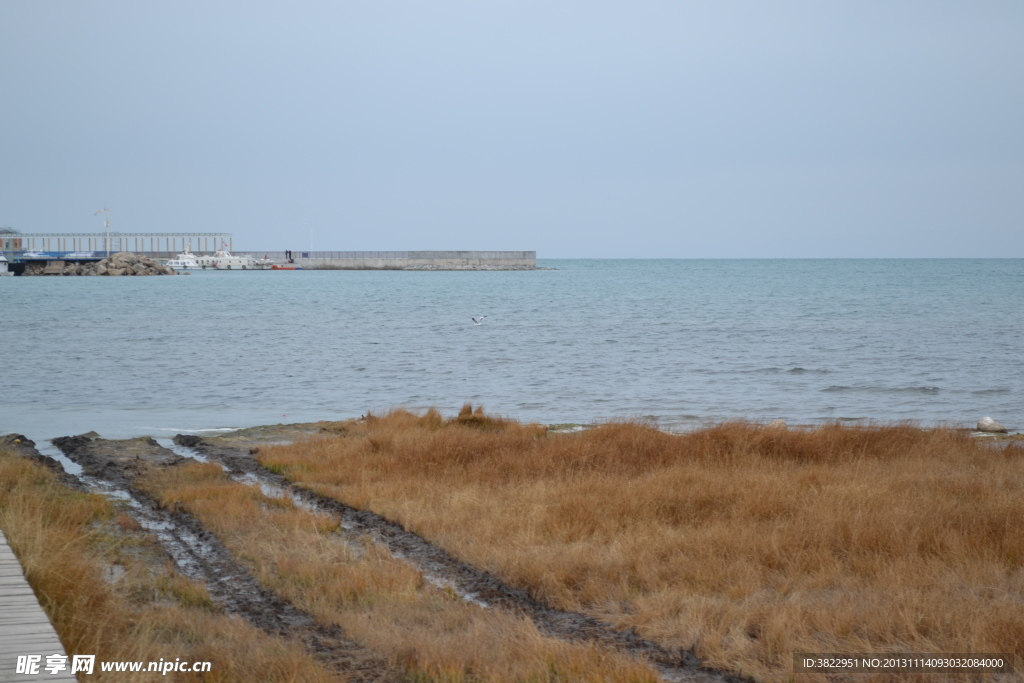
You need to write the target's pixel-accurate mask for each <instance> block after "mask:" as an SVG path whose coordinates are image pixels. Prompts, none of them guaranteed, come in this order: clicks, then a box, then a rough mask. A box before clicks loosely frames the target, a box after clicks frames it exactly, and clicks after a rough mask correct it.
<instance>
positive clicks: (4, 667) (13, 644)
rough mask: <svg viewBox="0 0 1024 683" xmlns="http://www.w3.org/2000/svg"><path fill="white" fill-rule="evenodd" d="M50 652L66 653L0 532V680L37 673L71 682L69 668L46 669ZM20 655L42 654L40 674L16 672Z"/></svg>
mask: <svg viewBox="0 0 1024 683" xmlns="http://www.w3.org/2000/svg"><path fill="white" fill-rule="evenodd" d="M53 654H58V655H65V656H66V655H67V653H66V652H65V651H64V647H63V646H62V645H61V643H60V638H58V637H57V632H56V631H55V630H54V628H53V624H51V623H50V619H49V617H47V616H46V612H44V611H43V608H42V607H41V606H40V605H39V601H38V600H37V599H36V596H35V593H33V592H32V587H31V586H29V584H28V581H26V580H25V573H24V571H22V568H21V564H20V563H19V562H18V558H17V557H15V555H14V552H13V551H12V550H11V548H10V546H9V545H8V544H7V537H6V536H4V533H3V531H0V681H16V680H34V679H38V678H39V677H40V676H43V677H44V678H45V679H46V680H48V681H74V680H75V677H74V676H72V675H71V674H70V673H69V672H68V670H64V671H61V672H59V673H57V674H56V675H51V674H50V673H49V672H47V671H46V669H45V668H44V667H45V666H46V657H47V655H53ZM21 655H41V656H42V659H41V660H40V667H39V674H37V675H36V676H27V675H19V674H17V673H15V671H16V667H17V661H18V657H19V656H21ZM70 661H71V658H70V657H68V662H70Z"/></svg>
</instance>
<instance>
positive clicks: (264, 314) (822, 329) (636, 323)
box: [0, 259, 1024, 440]
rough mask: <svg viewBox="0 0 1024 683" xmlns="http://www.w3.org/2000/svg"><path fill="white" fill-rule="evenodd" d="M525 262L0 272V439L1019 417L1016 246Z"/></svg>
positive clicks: (1022, 321) (1023, 294) (1023, 366)
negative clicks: (887, 253) (998, 251)
mask: <svg viewBox="0 0 1024 683" xmlns="http://www.w3.org/2000/svg"><path fill="white" fill-rule="evenodd" d="M538 265H540V266H542V267H543V268H546V269H545V270H537V271H509V272H402V271H309V270H307V271H256V272H222V271H215V272H196V273H193V274H191V275H187V276H178V277H135V278H131V277H120V278H111V277H92V278H89V277H18V278H4V279H2V280H0V300H2V301H3V305H2V307H0V349H2V358H3V364H2V365H0V386H2V389H0V432H21V433H24V434H27V435H28V436H29V437H30V438H33V439H36V440H41V439H48V438H52V437H55V436H63V435H68V434H75V433H81V432H85V431H89V430H95V431H97V432H99V433H100V434H102V435H103V436H106V437H110V438H120V437H126V436H136V435H143V434H149V435H153V436H168V435H173V434H174V433H177V432H201V431H207V430H218V429H219V430H230V429H235V428H239V427H246V426H252V425H258V424H274V423H279V422H284V423H287V422H300V421H313V420H334V419H342V418H347V417H358V416H359V415H361V414H365V413H367V411H375V412H380V411H384V410H387V409H389V408H391V407H395V406H405V407H408V408H412V409H416V410H422V409H425V408H427V407H429V406H436V407H438V408H440V409H441V410H442V411H443V412H445V413H448V414H451V413H453V412H455V411H457V410H458V409H459V407H460V406H461V405H462V404H463V403H466V402H470V403H472V404H474V405H478V404H483V405H484V406H485V409H486V410H487V411H488V412H491V413H497V414H504V415H508V416H511V417H514V418H517V419H521V420H528V421H537V422H542V423H548V424H551V423H567V422H571V423H593V422H598V421H603V420H608V419H615V418H638V417H639V418H646V419H649V420H652V421H655V422H656V423H657V424H659V425H661V426H663V427H665V428H667V429H687V428H691V427H695V426H699V425H702V424H707V423H709V422H715V421H720V420H728V419H750V420H772V419H783V420H786V421H787V422H790V423H791V424H792V423H795V424H818V423H822V422H827V421H836V420H841V421H883V422H891V421H904V420H910V421H914V422H917V423H919V424H922V425H934V424H956V425H970V424H973V423H974V422H975V421H976V420H977V419H978V418H980V417H982V416H985V415H988V416H992V417H994V418H995V419H996V420H998V421H1000V422H1002V423H1003V424H1005V425H1007V426H1008V427H1011V428H1021V427H1022V426H1024V334H1022V333H1024V316H1022V313H1024V260H1021V259H984V260H966V259H964V260H957V259H954V260H564V261H562V260H541V261H539V262H538ZM480 315H484V316H487V317H486V319H485V320H484V323H483V324H482V325H474V324H473V322H472V321H471V320H470V318H471V317H472V316H480Z"/></svg>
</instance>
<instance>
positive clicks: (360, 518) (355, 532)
mask: <svg viewBox="0 0 1024 683" xmlns="http://www.w3.org/2000/svg"><path fill="white" fill-rule="evenodd" d="M174 443H175V444H177V445H178V446H179V447H184V448H185V449H192V450H194V451H195V452H197V453H198V454H199V456H200V457H201V458H205V459H208V460H210V461H212V462H217V463H219V464H220V465H221V466H222V467H224V468H225V469H226V471H228V472H229V474H231V475H232V476H233V477H234V478H236V480H243V478H244V479H248V480H249V481H250V482H252V483H255V484H259V485H261V486H266V487H269V488H271V489H279V490H281V491H283V492H286V493H288V494H289V495H291V496H292V498H293V499H295V500H296V501H297V502H299V501H301V502H303V503H305V505H306V506H307V507H310V508H312V509H314V510H316V511H318V512H323V513H327V514H331V515H334V516H335V517H337V518H338V519H339V520H340V522H341V526H342V530H343V532H344V533H346V534H348V535H351V536H353V537H359V536H364V535H368V536H370V537H371V538H373V539H374V540H376V541H378V542H380V543H382V544H384V545H385V547H387V548H388V550H390V552H391V553H392V554H393V555H395V556H397V557H399V558H401V559H404V560H405V561H407V562H409V563H411V564H412V565H413V566H414V567H416V569H418V570H419V571H420V572H421V573H423V575H424V577H425V578H426V579H427V580H428V581H431V582H432V583H435V584H439V585H444V586H449V587H451V588H453V589H454V590H455V591H456V592H457V593H458V594H459V595H460V596H461V597H462V598H463V599H464V600H467V601H470V602H474V603H476V604H478V605H481V606H484V607H489V608H494V609H501V610H505V611H508V612H512V613H515V614H519V615H523V616H525V617H526V618H528V619H530V621H532V622H533V623H534V624H535V625H536V626H537V628H538V629H539V630H540V632H541V633H544V634H545V635H548V636H551V637H554V638H558V639H561V640H567V641H583V642H589V643H598V644H601V645H603V646H605V647H609V648H612V649H615V650H618V651H620V652H625V653H628V654H631V655H634V656H637V657H640V658H642V659H646V660H647V661H648V662H650V663H651V664H652V665H653V666H654V667H655V668H657V669H658V671H659V672H660V673H661V674H662V676H663V677H664V678H665V679H666V680H669V681H694V682H701V683H750V681H751V679H749V678H745V677H742V676H738V675H735V674H731V673H728V672H725V671H719V670H716V669H709V668H705V667H703V666H701V663H700V660H699V659H698V658H697V657H696V655H695V654H694V653H693V651H692V650H683V649H677V650H668V649H666V648H663V647H661V646H660V645H658V644H656V643H653V642H651V641H649V640H645V639H642V638H639V637H637V636H636V635H635V634H634V633H633V629H629V630H628V631H625V632H623V631H617V630H615V628H614V627H612V626H611V625H610V624H607V623H605V622H603V621H599V620H597V619H595V618H593V617H590V616H587V615H585V614H580V613H578V612H568V611H564V610H559V609H555V608H553V607H551V606H549V605H546V604H544V603H542V602H541V601H539V600H537V599H535V598H533V597H532V596H531V595H530V594H529V593H527V592H526V591H524V590H522V589H519V588H514V587H512V586H509V585H507V584H505V583H504V582H503V581H501V580H500V579H498V578H497V577H495V576H493V575H492V574H490V573H489V572H487V571H484V570H482V569H479V568H477V567H474V566H473V565H470V564H467V563H465V562H462V561H460V560H458V559H456V558H455V557H453V556H452V555H450V554H449V553H448V552H447V551H445V550H443V549H441V548H439V547H437V546H435V545H433V544H432V543H430V542H429V541H427V540H426V539H424V538H423V537H422V536H419V535H418V534H416V533H414V532H412V531H407V530H406V529H404V528H403V527H402V526H401V525H399V524H397V523H395V522H391V521H389V520H387V519H385V518H384V517H381V516H380V515H378V514H376V513H373V512H370V511H368V510H358V509H356V508H353V507H350V506H348V505H345V504H344V503H342V502H340V501H337V500H335V499H333V498H328V497H327V496H323V495H320V494H318V493H315V492H313V491H310V490H308V489H306V488H303V487H301V486H298V485H296V484H294V483H292V482H291V481H290V480H289V479H287V478H286V477H284V476H281V475H279V474H275V473H274V472H271V471H270V470H268V469H266V468H265V467H263V466H262V465H260V464H259V463H258V462H257V461H256V459H255V458H253V457H252V453H251V452H250V450H249V449H248V448H238V447H232V446H225V445H221V444H216V443H211V442H210V441H208V440H206V439H203V438H201V437H198V436H194V435H185V434H178V435H177V436H175V437H174Z"/></svg>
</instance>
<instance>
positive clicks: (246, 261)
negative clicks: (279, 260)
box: [213, 249, 272, 270]
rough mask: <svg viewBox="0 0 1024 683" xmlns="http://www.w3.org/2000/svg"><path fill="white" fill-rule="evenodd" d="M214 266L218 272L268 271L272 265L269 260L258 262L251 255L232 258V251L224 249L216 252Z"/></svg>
mask: <svg viewBox="0 0 1024 683" xmlns="http://www.w3.org/2000/svg"><path fill="white" fill-rule="evenodd" d="M213 265H214V267H215V268H216V269H217V270H267V269H269V268H270V267H271V265H272V264H271V263H270V261H269V260H265V259H259V260H256V259H254V258H253V257H252V255H251V254H246V255H245V256H232V255H231V252H230V251H228V250H226V249H222V250H220V251H217V252H214V254H213Z"/></svg>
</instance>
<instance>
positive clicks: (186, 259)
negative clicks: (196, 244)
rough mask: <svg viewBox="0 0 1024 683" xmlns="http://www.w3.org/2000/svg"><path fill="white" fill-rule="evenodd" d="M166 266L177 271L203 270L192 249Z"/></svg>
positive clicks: (168, 262) (182, 253)
mask: <svg viewBox="0 0 1024 683" xmlns="http://www.w3.org/2000/svg"><path fill="white" fill-rule="evenodd" d="M164 265H166V266H169V267H171V268H174V269H175V270H196V269H197V268H202V265H201V264H200V263H199V259H197V258H196V255H195V254H193V253H192V249H191V247H190V248H188V249H186V250H185V251H183V252H181V253H180V254H178V255H177V256H175V257H174V258H172V259H170V260H169V261H167V263H165V264H164Z"/></svg>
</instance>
